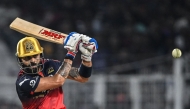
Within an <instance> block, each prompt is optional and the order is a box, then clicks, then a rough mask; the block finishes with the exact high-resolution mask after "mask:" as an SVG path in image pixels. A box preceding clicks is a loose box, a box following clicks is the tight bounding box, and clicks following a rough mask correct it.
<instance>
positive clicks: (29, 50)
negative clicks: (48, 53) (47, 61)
mask: <svg viewBox="0 0 190 109" xmlns="http://www.w3.org/2000/svg"><path fill="white" fill-rule="evenodd" d="M40 53H43V48H42V47H41V46H40V43H39V41H38V40H37V39H36V38H34V37H25V38H23V39H21V40H20V41H19V42H18V44H17V51H16V55H17V56H18V57H26V56H32V55H36V54H40Z"/></svg>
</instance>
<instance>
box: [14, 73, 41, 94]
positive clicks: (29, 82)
mask: <svg viewBox="0 0 190 109" xmlns="http://www.w3.org/2000/svg"><path fill="white" fill-rule="evenodd" d="M39 82H40V77H39V76H34V77H32V76H30V75H24V76H23V77H21V78H19V79H18V80H17V82H16V85H17V88H19V89H20V90H21V91H23V92H25V94H27V95H28V94H33V92H34V91H35V89H36V88H37V86H38V84H39Z"/></svg>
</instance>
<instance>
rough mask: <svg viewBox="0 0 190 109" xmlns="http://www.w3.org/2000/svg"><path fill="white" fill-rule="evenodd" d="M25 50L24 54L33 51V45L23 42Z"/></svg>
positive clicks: (29, 42)
mask: <svg viewBox="0 0 190 109" xmlns="http://www.w3.org/2000/svg"><path fill="white" fill-rule="evenodd" d="M25 50H26V52H30V51H34V44H33V43H32V42H31V41H29V40H27V41H26V42H25Z"/></svg>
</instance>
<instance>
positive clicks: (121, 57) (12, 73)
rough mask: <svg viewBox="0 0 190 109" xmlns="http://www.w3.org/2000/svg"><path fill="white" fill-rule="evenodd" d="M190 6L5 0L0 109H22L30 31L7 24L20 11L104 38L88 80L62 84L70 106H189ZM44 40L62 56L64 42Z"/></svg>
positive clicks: (0, 29)
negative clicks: (21, 75) (24, 51)
mask: <svg viewBox="0 0 190 109" xmlns="http://www.w3.org/2000/svg"><path fill="white" fill-rule="evenodd" d="M189 12H190V0H54V1H52V0H38V1H37V0H30V1H29V0H1V1H0V15H1V17H0V108H1V109H20V108H21V103H20V101H19V99H18V97H17V94H16V89H15V81H16V77H17V73H18V71H19V67H18V65H17V62H16V58H15V52H16V45H17V42H18V40H20V39H21V38H23V37H25V35H23V34H20V33H18V32H16V31H13V30H11V29H10V28H9V25H10V23H11V22H12V21H13V20H14V19H15V18H16V17H20V18H22V19H25V20H28V21H30V22H33V23H36V24H39V25H41V26H44V27H47V28H51V29H53V30H57V31H61V32H63V33H66V34H68V33H70V32H72V31H76V32H79V33H82V34H86V35H89V36H90V37H94V38H95V39H96V40H97V41H98V44H99V49H98V52H97V53H96V54H94V56H93V66H94V67H93V75H92V77H91V79H90V81H89V82H88V83H84V84H81V83H76V82H74V81H70V80H68V81H67V82H66V83H65V84H64V85H63V90H64V93H65V104H66V106H67V108H68V109H190V72H189V71H190V68H189V65H190V54H189V47H190V43H189V41H190V24H189V21H190V14H189ZM40 42H41V44H42V46H43V48H44V54H45V58H53V59H58V60H63V59H64V56H65V54H66V50H65V49H64V48H63V45H58V44H53V43H49V42H45V41H41V40H40ZM174 48H180V49H181V50H182V52H183V53H182V57H181V58H178V59H174V58H172V56H171V52H172V50H173V49H174ZM80 62H81V60H80V55H77V57H76V59H75V60H74V65H73V66H75V67H78V66H79V65H80Z"/></svg>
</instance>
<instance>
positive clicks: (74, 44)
mask: <svg viewBox="0 0 190 109" xmlns="http://www.w3.org/2000/svg"><path fill="white" fill-rule="evenodd" d="M81 39H82V37H81V34H79V33H76V32H71V33H69V35H68V36H67V37H66V38H65V40H64V48H65V49H67V50H68V51H71V52H74V53H77V52H78V45H79V43H80V42H81Z"/></svg>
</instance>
